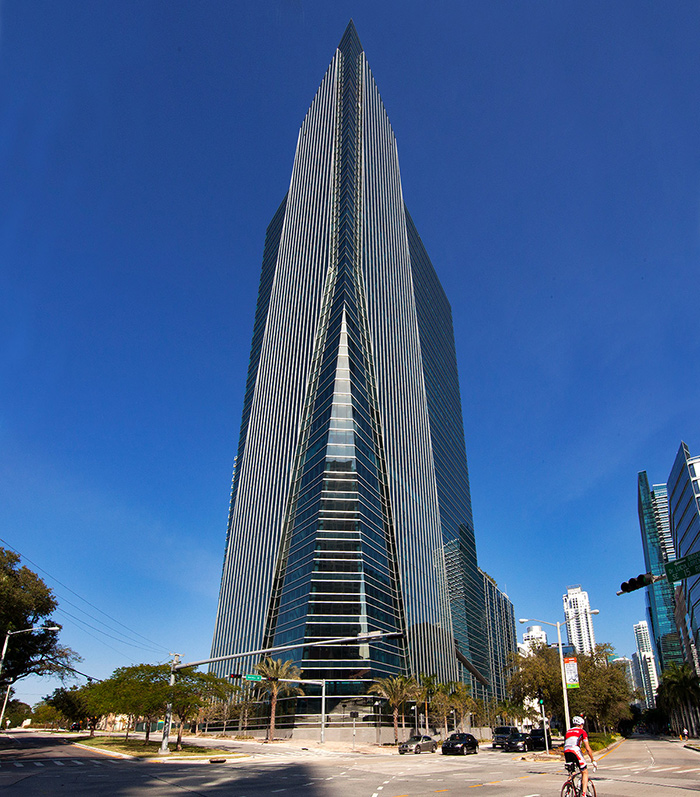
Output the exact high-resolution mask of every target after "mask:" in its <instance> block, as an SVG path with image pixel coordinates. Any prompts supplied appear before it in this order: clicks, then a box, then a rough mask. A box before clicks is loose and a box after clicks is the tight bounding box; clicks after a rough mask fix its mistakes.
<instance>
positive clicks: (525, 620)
mask: <svg viewBox="0 0 700 797" xmlns="http://www.w3.org/2000/svg"><path fill="white" fill-rule="evenodd" d="M598 613H599V610H598V609H591V614H598ZM518 622H519V623H542V625H551V626H552V627H556V629H557V643H558V646H559V667H560V668H561V689H562V694H563V695H564V718H565V721H566V728H564V732H566V731H567V730H568V729H569V727H570V726H571V720H570V717H569V695H568V693H567V691H566V672H565V670H564V651H563V650H562V645H561V627H562V626H563V625H564V623H561V622H556V623H548V622H547V621H546V620H536V619H535V618H533V617H521V618H520V619H519V620H518ZM544 733H545V739H546V736H547V728H545V729H544Z"/></svg>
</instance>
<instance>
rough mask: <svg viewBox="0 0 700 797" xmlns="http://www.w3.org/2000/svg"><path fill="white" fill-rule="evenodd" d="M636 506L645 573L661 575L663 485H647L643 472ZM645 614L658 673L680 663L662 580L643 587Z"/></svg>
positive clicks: (666, 558) (666, 556)
mask: <svg viewBox="0 0 700 797" xmlns="http://www.w3.org/2000/svg"><path fill="white" fill-rule="evenodd" d="M637 497H638V500H637V507H638V514H639V528H640V530H641V533H642V549H643V551H644V565H645V568H646V572H647V573H653V574H654V575H655V576H664V575H665V568H664V565H665V564H666V562H670V561H673V560H674V559H675V558H676V553H675V550H674V547H673V538H672V536H671V526H670V521H669V512H668V495H667V492H666V485H665V484H655V485H653V487H650V486H649V480H648V478H647V474H646V471H642V472H641V473H639V475H638V478H637ZM645 592H646V601H647V615H648V620H649V628H650V632H651V639H652V643H653V645H654V652H655V654H656V656H657V660H658V663H659V667H660V668H661V671H663V670H665V669H666V667H668V665H669V664H671V663H672V662H673V663H675V664H682V663H683V652H682V649H681V638H680V635H679V633H678V628H677V627H676V621H675V619H674V610H675V602H674V598H673V585H672V584H669V583H668V581H666V580H665V579H664V580H662V581H657V582H655V583H654V584H650V585H649V586H648V587H646V590H645Z"/></svg>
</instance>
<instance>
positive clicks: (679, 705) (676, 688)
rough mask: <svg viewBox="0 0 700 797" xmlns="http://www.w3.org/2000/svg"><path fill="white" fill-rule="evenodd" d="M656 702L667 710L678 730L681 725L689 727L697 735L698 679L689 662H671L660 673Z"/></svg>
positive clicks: (699, 696)
mask: <svg viewBox="0 0 700 797" xmlns="http://www.w3.org/2000/svg"><path fill="white" fill-rule="evenodd" d="M657 704H658V706H659V708H662V709H664V710H665V711H667V712H668V713H669V714H670V715H671V717H672V721H673V724H674V730H675V731H677V732H679V731H680V729H681V728H682V727H683V726H687V727H690V728H691V729H692V732H693V735H697V722H696V717H697V709H698V706H700V680H699V679H698V676H697V675H696V673H695V670H694V669H693V668H692V667H691V666H690V665H689V664H682V665H678V664H675V663H671V664H669V665H668V667H667V668H666V669H665V670H664V671H663V674H662V675H661V684H660V685H659V688H658V690H657Z"/></svg>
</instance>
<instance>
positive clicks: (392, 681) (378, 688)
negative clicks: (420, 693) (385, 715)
mask: <svg viewBox="0 0 700 797" xmlns="http://www.w3.org/2000/svg"><path fill="white" fill-rule="evenodd" d="M369 692H370V694H372V695H379V696H380V697H383V698H384V699H385V700H386V701H387V702H388V703H389V705H390V706H391V707H392V709H393V710H394V744H398V743H399V708H400V707H401V706H402V705H403V703H405V702H406V701H407V700H410V699H411V698H412V697H413V696H414V694H415V681H414V680H413V679H412V678H407V677H406V676H405V675H393V676H391V677H389V678H377V680H376V681H374V683H373V684H372V686H370V688H369Z"/></svg>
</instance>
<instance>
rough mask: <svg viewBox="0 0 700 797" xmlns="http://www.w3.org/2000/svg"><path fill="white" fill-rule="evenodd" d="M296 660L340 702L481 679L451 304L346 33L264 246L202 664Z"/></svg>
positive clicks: (479, 591)
mask: <svg viewBox="0 0 700 797" xmlns="http://www.w3.org/2000/svg"><path fill="white" fill-rule="evenodd" d="M372 630H381V631H403V632H404V637H403V638H397V639H390V640H385V641H383V642H381V643H380V644H371V645H369V644H357V645H351V646H330V647H305V643H309V642H312V641H314V640H323V639H328V638H337V637H344V636H350V635H355V634H357V633H360V632H366V631H372ZM297 643H298V647H296V648H295V649H293V650H291V651H289V652H286V653H285V654H284V655H283V656H282V658H289V659H292V660H294V662H295V663H296V664H297V665H298V666H299V667H300V668H301V669H303V671H304V674H305V676H306V677H308V678H314V677H315V678H328V679H338V680H342V679H347V680H351V679H358V681H357V683H356V684H350V685H346V686H345V687H344V689H340V691H336V694H338V695H340V694H343V693H346V694H352V693H355V694H357V693H359V694H363V693H366V689H367V687H368V683H367V682H368V681H371V680H373V679H374V678H377V677H384V676H388V675H395V674H397V673H401V672H412V673H414V674H416V675H417V674H419V673H435V674H436V675H438V677H439V679H440V680H442V681H456V680H467V681H471V680H472V679H474V686H475V687H477V686H478V683H481V684H483V683H484V680H483V678H482V674H485V673H488V652H487V643H486V622H485V616H484V586H483V574H482V573H481V571H479V569H478V568H477V561H476V548H475V543H474V527H473V523H472V513H471V499H470V495H469V478H468V473H467V461H466V453H465V447H464V431H463V425H462V408H461V400H460V394H459V384H458V378H457V365H456V359H455V344H454V334H453V330H452V317H451V310H450V305H449V303H448V301H447V299H446V297H445V294H444V292H443V290H442V287H441V285H440V282H439V281H438V278H437V276H436V274H435V271H434V269H433V266H432V265H431V262H430V259H429V258H428V255H427V253H426V251H425V249H424V247H423V244H422V243H421V239H420V237H419V235H418V232H417V231H416V228H415V226H414V224H413V221H412V220H411V217H410V216H409V214H408V211H407V210H406V207H405V205H404V202H403V196H402V191H401V180H400V176H399V164H398V154H397V149H396V141H395V139H394V133H393V131H392V129H391V125H390V124H389V120H388V118H387V114H386V111H385V109H384V105H383V103H382V100H381V98H380V96H379V92H378V91H377V87H376V85H375V82H374V79H373V77H372V73H371V72H370V70H369V67H368V65H367V62H366V60H365V54H364V52H363V50H362V46H361V44H360V41H359V39H358V36H357V33H356V32H355V28H354V26H353V24H352V23H350V25H349V26H348V28H347V30H346V32H345V35H344V36H343V39H342V41H341V43H340V45H339V47H338V49H337V51H336V53H335V57H334V58H333V60H332V62H331V64H330V66H329V68H328V71H327V72H326V75H325V77H324V78H323V81H322V83H321V86H320V88H319V89H318V92H317V93H316V96H315V97H314V100H313V102H312V104H311V107H310V108H309V111H308V113H307V114H306V118H305V119H304V122H303V124H302V126H301V130H300V132H299V138H298V143H297V149H296V156H295V159H294V166H293V169H292V178H291V183H290V186H289V191H288V193H287V195H286V196H285V198H284V199H283V201H282V204H281V205H280V207H279V209H278V210H277V212H276V213H275V215H274V217H273V219H272V221H271V222H270V225H269V227H268V230H267V236H266V239H265V248H264V254H263V265H262V275H261V279H260V288H259V294H258V303H257V309H256V314H255V327H254V332H253V342H252V348H251V355H250V365H249V369H248V380H247V384H246V393H245V402H244V407H243V418H242V422H241V430H240V441H239V445H238V454H237V458H236V467H235V471H234V478H233V485H232V493H231V506H230V514H229V523H228V535H227V541H226V552H225V560H224V566H223V574H222V580H221V593H220V598H219V608H218V614H217V619H216V629H215V633H214V642H213V647H212V657H219V656H225V655H228V654H231V653H236V652H242V651H246V650H259V649H261V648H267V647H271V646H273V645H274V646H276V645H284V644H290V645H294V644H297ZM258 659H259V657H256V659H255V660H258ZM255 660H249V661H243V662H241V661H240V660H239V661H238V662H237V663H236V664H235V665H234V664H232V663H225V662H224V663H219V664H217V665H216V666H215V667H214V668H213V669H214V670H215V671H216V672H219V673H220V674H225V673H228V672H230V671H231V669H232V668H233V669H236V670H239V671H240V670H241V668H243V672H246V671H248V672H250V671H251V670H250V669H247V668H250V667H252V665H253V664H254V663H255ZM481 688H482V687H478V689H475V692H477V693H478V691H479V689H481ZM363 690H364V692H363Z"/></svg>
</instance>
